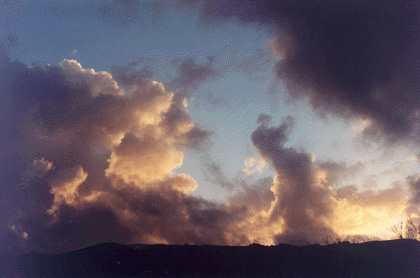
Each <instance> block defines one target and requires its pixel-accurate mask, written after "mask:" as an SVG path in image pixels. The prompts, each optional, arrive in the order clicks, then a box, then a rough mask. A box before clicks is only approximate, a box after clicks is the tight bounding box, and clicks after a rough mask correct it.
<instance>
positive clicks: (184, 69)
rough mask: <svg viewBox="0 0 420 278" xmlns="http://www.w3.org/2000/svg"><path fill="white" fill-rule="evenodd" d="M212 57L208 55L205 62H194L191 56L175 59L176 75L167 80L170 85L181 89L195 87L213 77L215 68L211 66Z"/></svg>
mask: <svg viewBox="0 0 420 278" xmlns="http://www.w3.org/2000/svg"><path fill="white" fill-rule="evenodd" d="M213 62H214V58H212V57H209V58H208V61H207V63H206V64H204V65H201V64H198V63H196V61H195V60H194V59H193V58H186V59H183V60H179V61H177V60H175V61H174V62H173V63H174V64H175V65H176V66H177V68H176V72H177V75H176V77H175V79H174V80H172V81H171V82H169V85H170V86H173V87H175V88H183V89H195V88H197V87H198V86H199V85H201V84H202V83H203V82H205V81H207V80H209V79H210V78H212V77H215V75H216V70H215V69H214V68H213Z"/></svg>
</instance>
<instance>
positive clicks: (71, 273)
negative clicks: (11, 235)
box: [0, 240, 420, 278]
mask: <svg viewBox="0 0 420 278" xmlns="http://www.w3.org/2000/svg"><path fill="white" fill-rule="evenodd" d="M120 276H126V277H127V276H128V277H244V278H246V277H404V278H405V277H413V278H414V277H416V278H418V277H420V242H418V241H414V240H392V241H376V242H366V243H361V244H350V243H348V242H343V243H338V244H332V245H326V246H319V245H311V246H303V247H296V246H291V245H277V246H261V245H256V244H252V245H250V246H209V245H202V246H197V245H181V246H179V245H178V246H176V245H142V244H135V245H121V244H116V243H104V244H100V245H96V246H93V247H88V248H85V249H81V250H78V251H73V252H69V253H65V254H59V255H48V254H39V253H30V254H25V255H21V256H11V255H3V256H2V257H1V260H0V277H120Z"/></svg>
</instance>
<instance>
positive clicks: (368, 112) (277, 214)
mask: <svg viewBox="0 0 420 278" xmlns="http://www.w3.org/2000/svg"><path fill="white" fill-rule="evenodd" d="M419 24H420V7H419V4H418V3H417V1H405V2H404V3H400V2H398V1H392V0H382V1H376V0H374V1H369V2H366V1H359V0H347V1H338V0H337V1H336V0H331V1H306V0H304V1H299V2H294V1H286V0H280V1H274V0H263V1H257V0H243V1H239V0H230V1H228V0H219V1H216V0H184V1H181V0H143V1H141V0H104V1H93V0H92V1H78V0H75V1H45V0H39V1H29V0H28V1H25V0H19V1H8V0H0V97H1V101H0V182H1V197H0V207H1V209H0V211H1V213H0V224H1V226H0V246H1V248H2V250H6V251H5V252H13V251H16V250H19V251H28V250H36V251H47V252H58V251H68V250H75V249H78V248H83V247H86V246H90V245H92V244H96V243H100V242H104V241H112V242H119V243H127V244H128V243H150V244H154V243H164V244H184V243H188V244H217V245H248V244H251V243H259V244H265V245H273V244H279V243H289V244H297V245H302V244H311V243H321V244H327V243H332V242H334V241H336V240H338V239H339V240H349V241H352V242H360V241H366V240H375V239H381V240H386V239H391V238H397V237H398V236H399V234H402V235H403V236H404V237H412V238H415V237H416V235H415V231H413V226H412V225H410V223H409V222H408V220H410V219H411V220H412V221H413V222H412V223H414V224H416V225H420V179H419V178H420V171H419V162H420V142H419V140H418V138H419V132H420V126H419V119H420V97H419V96H420V94H419V93H420V82H419V77H420V25H419Z"/></svg>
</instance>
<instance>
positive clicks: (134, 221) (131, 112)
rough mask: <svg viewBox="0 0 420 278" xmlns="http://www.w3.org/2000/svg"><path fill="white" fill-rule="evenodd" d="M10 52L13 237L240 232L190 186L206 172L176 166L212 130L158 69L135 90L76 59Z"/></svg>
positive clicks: (90, 239) (184, 236) (74, 241)
mask: <svg viewBox="0 0 420 278" xmlns="http://www.w3.org/2000/svg"><path fill="white" fill-rule="evenodd" d="M2 60H3V63H2V64H1V68H0V75H1V76H2V82H1V85H0V86H1V98H2V102H1V111H2V115H1V116H2V117H1V119H0V121H1V123H0V126H1V132H0V134H1V167H2V171H1V181H2V184H1V188H2V191H1V192H2V194H1V202H0V204H1V211H2V214H1V223H2V229H1V234H2V236H1V238H2V246H6V248H10V249H11V250H13V249H14V248H16V247H17V246H16V244H24V245H25V244H26V245H27V246H29V247H31V248H35V249H37V248H38V249H44V250H59V249H62V250H65V249H73V248H78V247H83V246H86V244H91V243H94V242H100V241H104V240H114V241H120V242H149V243H151V242H170V243H184V242H189V243H193V242H194V243H198V242H202V243H215V244H217V243H225V242H227V241H228V240H227V238H226V236H225V230H224V229H222V228H221V227H228V226H229V223H228V222H230V218H231V215H230V214H228V213H227V212H226V211H224V210H223V209H222V208H220V207H219V206H216V205H215V204H212V203H210V202H207V201H205V200H202V199H199V198H194V197H191V196H189V193H190V192H191V191H192V190H194V189H195V188H196V187H197V184H196V182H195V181H194V180H193V179H192V178H191V177H189V176H188V175H185V174H179V175H177V174H173V170H174V169H175V168H177V167H179V166H181V165H182V160H183V152H182V150H183V148H185V147H196V146H198V145H199V144H200V142H203V140H205V139H206V137H207V135H208V133H207V132H206V131H204V130H201V129H198V128H197V127H195V126H194V124H193V123H192V121H191V118H190V117H189V115H188V114H187V102H186V100H185V98H184V97H183V96H182V95H174V94H173V93H171V92H167V91H165V88H164V87H163V85H162V84H160V83H157V82H154V81H151V80H147V79H141V80H140V79H139V80H137V82H132V83H131V84H130V85H129V86H128V87H126V88H123V87H120V86H119V85H118V84H117V83H116V82H115V81H114V80H113V79H112V76H111V74H109V73H106V72H95V71H94V70H91V69H83V68H82V67H81V65H80V64H79V63H78V62H76V61H74V60H64V61H63V62H62V63H61V64H60V68H57V67H52V66H49V65H38V66H34V67H27V66H25V65H23V64H21V63H20V62H18V61H15V62H11V61H9V60H8V58H7V57H2ZM125 90H126V92H125ZM76 234H79V235H80V236H75V235H76ZM17 235H18V236H19V237H20V240H19V241H21V242H22V243H17V242H16V240H15V239H16V236H17ZM232 238H233V237H232ZM11 239H14V240H11ZM13 242H15V243H13ZM14 244H15V245H14ZM24 245H22V246H21V247H24Z"/></svg>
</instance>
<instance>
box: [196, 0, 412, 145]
mask: <svg viewBox="0 0 420 278" xmlns="http://www.w3.org/2000/svg"><path fill="white" fill-rule="evenodd" d="M188 3H189V4H192V3H198V4H200V6H201V8H202V12H201V15H202V18H203V19H204V20H205V21H213V20H219V21H220V20H223V19H226V18H235V19H237V20H238V21H240V22H244V23H258V24H261V25H266V26H268V27H269V28H271V29H272V30H274V32H275V34H276V36H275V38H274V39H273V42H272V51H273V53H274V54H276V55H277V56H278V57H279V58H280V61H279V62H278V63H277V65H276V67H275V71H276V73H277V75H278V77H279V78H281V79H282V80H284V82H285V83H286V85H287V87H288V92H289V94H290V95H292V96H293V97H297V98H302V97H305V98H308V99H309V101H310V103H311V104H312V106H313V107H314V108H315V109H316V110H318V111H319V112H321V113H326V112H330V113H334V114H335V115H339V116H342V117H352V116H357V117H362V118H366V119H368V120H371V125H370V126H369V127H368V128H366V129H365V130H364V132H365V134H367V135H370V136H378V135H383V134H385V135H387V137H386V139H387V140H388V141H391V142H393V141H397V140H399V139H401V138H406V137H411V139H414V140H417V139H416V138H417V136H416V135H417V134H418V132H419V130H418V121H419V111H420V110H419V109H420V99H419V92H420V86H419V82H418V79H419V77H420V69H419V66H418V65H419V62H420V27H419V26H420V16H419V15H420V6H419V3H418V1H404V2H400V1H394V0H385V1H359V0H350V1H338V0H337V1H288V0H280V1H277V0H263V1H259V0H258V1H257V0H246V1H215V0H190V1H188Z"/></svg>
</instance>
